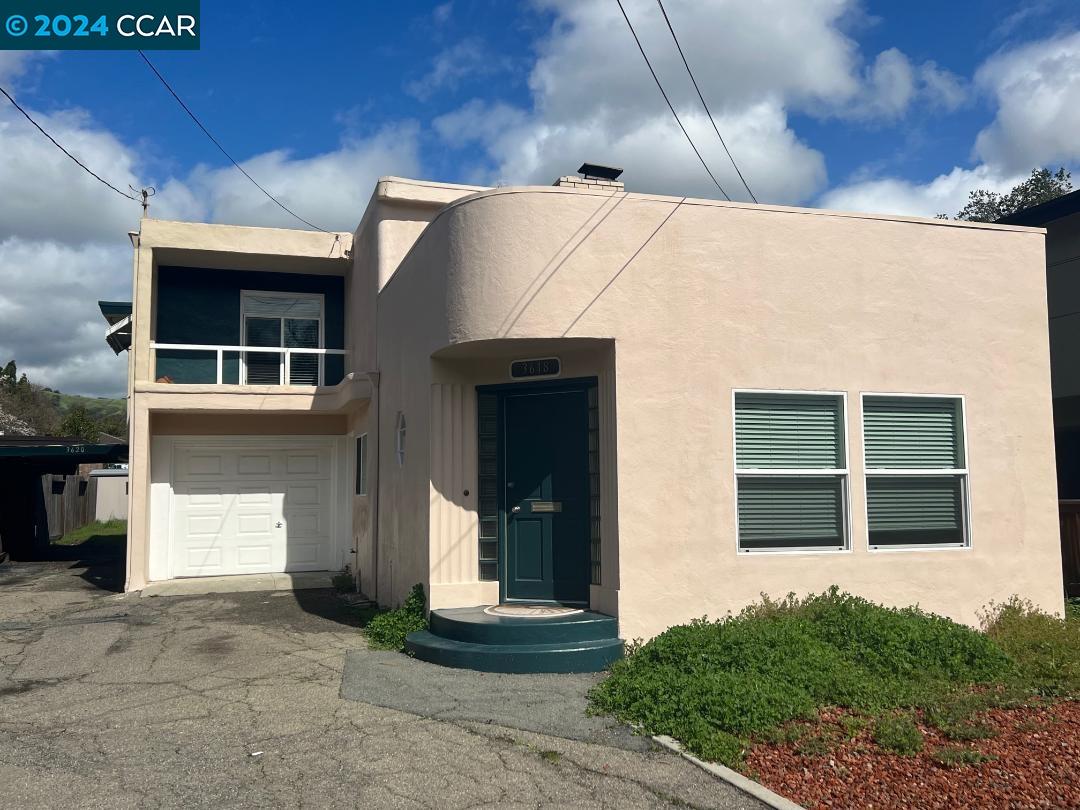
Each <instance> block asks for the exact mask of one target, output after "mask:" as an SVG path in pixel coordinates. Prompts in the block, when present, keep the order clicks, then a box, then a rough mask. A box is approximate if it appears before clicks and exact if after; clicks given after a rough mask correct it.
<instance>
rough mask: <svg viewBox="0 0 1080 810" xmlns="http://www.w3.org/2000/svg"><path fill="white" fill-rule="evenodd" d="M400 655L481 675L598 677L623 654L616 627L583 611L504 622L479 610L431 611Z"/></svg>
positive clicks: (506, 618)
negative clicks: (425, 626) (571, 674)
mask: <svg viewBox="0 0 1080 810" xmlns="http://www.w3.org/2000/svg"><path fill="white" fill-rule="evenodd" d="M430 626H431V629H430V630H421V631H420V632H417V633H410V634H409V636H408V638H406V640H405V649H406V651H407V652H409V653H410V654H412V655H414V656H416V657H417V658H419V659H420V660H422V661H428V662H430V663H432V664H441V665H442V666H446V667H458V668H461V669H475V670H479V671H481V672H509V673H527V672H600V671H601V670H603V669H605V668H607V667H608V665H610V664H611V663H612V662H613V661H616V660H618V659H619V658H621V657H622V654H623V642H622V639H620V638H618V622H617V621H616V620H615V619H614V617H612V616H606V615H604V614H603V613H595V612H593V611H589V610H583V611H576V612H573V613H566V614H562V615H555V616H535V615H532V616H530V615H525V616H508V615H499V614H492V613H490V612H486V610H485V606H480V607H474V608H451V609H445V610H433V611H431V618H430Z"/></svg>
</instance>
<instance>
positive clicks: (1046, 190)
mask: <svg viewBox="0 0 1080 810" xmlns="http://www.w3.org/2000/svg"><path fill="white" fill-rule="evenodd" d="M1072 190H1073V187H1072V174H1071V173H1069V172H1067V171H1065V169H1063V168H1060V169H1058V170H1057V171H1056V172H1051V171H1050V169H1032V171H1031V177H1029V178H1028V179H1027V180H1025V181H1024V182H1022V183H1019V184H1017V185H1015V186H1013V189H1012V191H1010V192H1009V193H1008V194H998V193H997V192H996V191H987V190H986V189H984V188H977V189H975V190H974V191H972V192H970V193H969V194H968V201H967V205H965V206H964V207H963V208H961V209H960V211H959V212H958V213H957V215H956V219H963V220H967V221H968V222H996V221H997V220H999V219H1001V218H1002V217H1007V216H1009V214H1015V213H1016V212H1017V211H1023V210H1024V209H1025V208H1031V207H1032V206H1035V205H1039V204H1040V203H1044V202H1047V201H1049V200H1052V199H1054V198H1056V197H1060V196H1061V195H1063V194H1068V193H1069V192H1070V191H1072ZM938 217H939V219H947V218H948V217H947V216H946V215H945V214H939V215H938Z"/></svg>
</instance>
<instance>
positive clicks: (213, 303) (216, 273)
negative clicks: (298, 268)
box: [154, 267, 345, 385]
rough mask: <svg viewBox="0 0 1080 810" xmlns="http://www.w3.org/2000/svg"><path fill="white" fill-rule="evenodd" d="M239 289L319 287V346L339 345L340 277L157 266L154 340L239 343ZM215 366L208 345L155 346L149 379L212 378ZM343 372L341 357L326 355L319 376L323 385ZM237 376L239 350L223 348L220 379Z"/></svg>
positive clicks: (341, 319) (342, 320)
mask: <svg viewBox="0 0 1080 810" xmlns="http://www.w3.org/2000/svg"><path fill="white" fill-rule="evenodd" d="M241 290H264V291H272V292H300V293H322V295H323V296H324V299H325V303H324V311H323V319H324V320H323V336H324V345H325V348H327V349H343V348H345V279H344V278H341V277H340V276H313V275H301V274H297V273H263V272H258V271H247V270H206V269H202V268H195V267H158V272H157V335H156V337H155V340H157V341H158V342H159V343H200V344H201V343H207V344H224V345H228V346H239V345H240V343H241V341H240V291H241ZM216 367H217V358H216V355H215V353H214V352H212V351H208V352H206V353H205V354H204V353H201V352H200V353H196V352H187V351H185V352H178V351H174V352H169V351H158V353H157V368H156V369H155V372H154V379H155V380H156V379H159V378H160V377H164V376H168V377H170V378H171V379H172V381H173V382H175V383H212V382H215V381H216V379H217V373H216ZM344 373H345V363H344V358H343V357H341V356H337V357H335V356H327V357H326V366H325V371H324V380H323V381H324V382H325V383H326V384H327V385H336V384H337V383H339V382H341V378H342V377H343V376H344ZM239 377H240V358H239V356H238V355H237V353H236V352H231V353H230V352H226V353H225V362H224V382H226V383H232V384H236V383H238V382H239Z"/></svg>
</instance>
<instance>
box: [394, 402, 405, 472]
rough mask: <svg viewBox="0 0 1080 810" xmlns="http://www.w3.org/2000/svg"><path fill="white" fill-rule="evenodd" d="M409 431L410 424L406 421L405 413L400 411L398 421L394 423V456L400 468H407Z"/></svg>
mask: <svg viewBox="0 0 1080 810" xmlns="http://www.w3.org/2000/svg"><path fill="white" fill-rule="evenodd" d="M407 430H408V422H407V421H406V419H405V412H404V411H398V414H397V419H396V420H395V422H394V455H395V456H396V457H397V463H398V466H399V467H404V466H405V439H406V432H407Z"/></svg>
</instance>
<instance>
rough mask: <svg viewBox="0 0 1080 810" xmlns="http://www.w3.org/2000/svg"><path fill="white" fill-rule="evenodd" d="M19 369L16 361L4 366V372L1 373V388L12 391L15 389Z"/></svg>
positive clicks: (10, 361)
mask: <svg viewBox="0 0 1080 810" xmlns="http://www.w3.org/2000/svg"><path fill="white" fill-rule="evenodd" d="M17 372H18V369H17V368H16V367H15V361H14V360H8V364H7V365H6V366H4V369H3V371H0V388H4V389H8V390H10V389H12V388H14V387H15V375H16V374H17Z"/></svg>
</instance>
